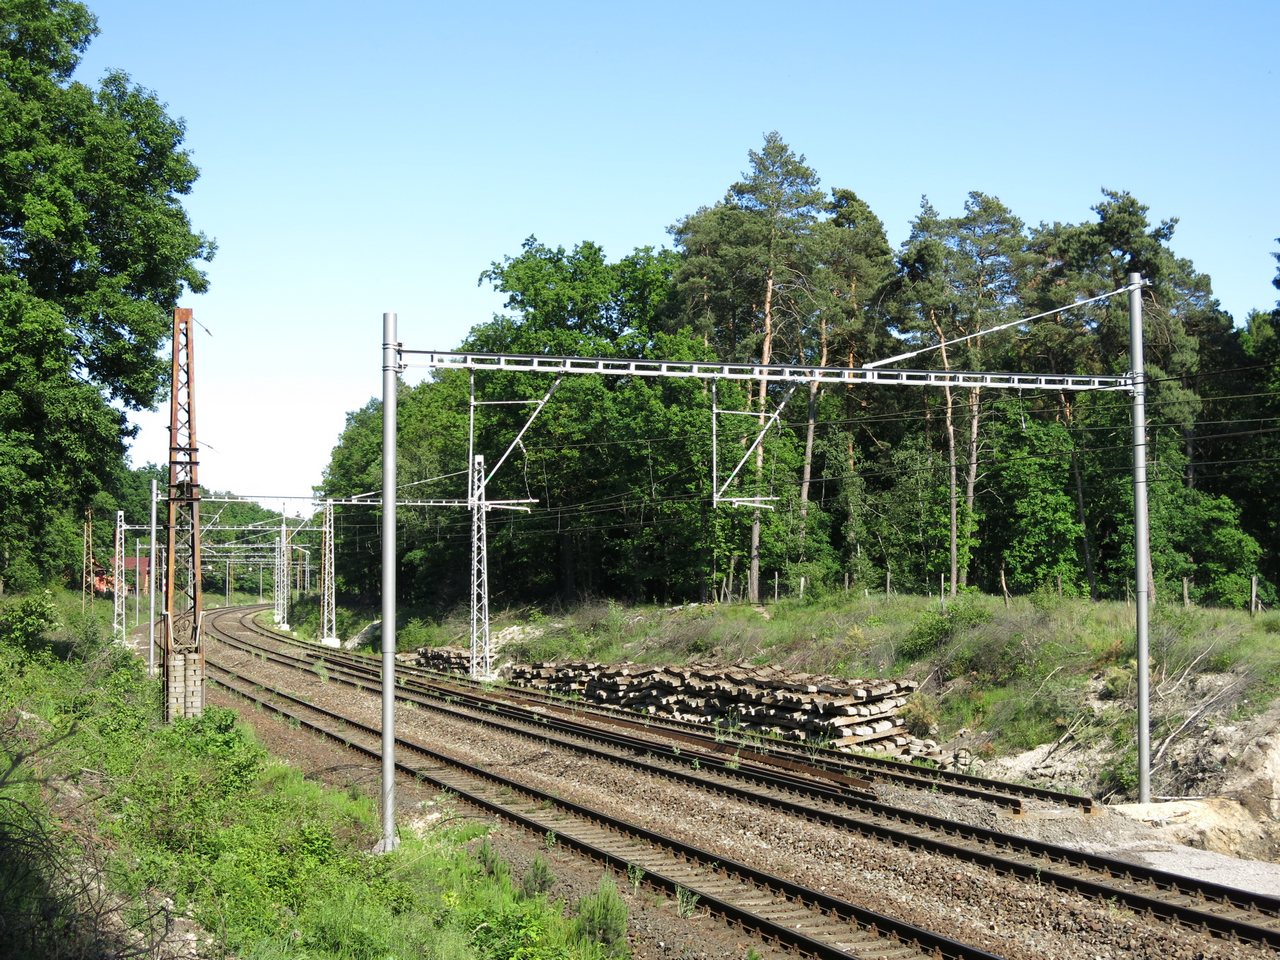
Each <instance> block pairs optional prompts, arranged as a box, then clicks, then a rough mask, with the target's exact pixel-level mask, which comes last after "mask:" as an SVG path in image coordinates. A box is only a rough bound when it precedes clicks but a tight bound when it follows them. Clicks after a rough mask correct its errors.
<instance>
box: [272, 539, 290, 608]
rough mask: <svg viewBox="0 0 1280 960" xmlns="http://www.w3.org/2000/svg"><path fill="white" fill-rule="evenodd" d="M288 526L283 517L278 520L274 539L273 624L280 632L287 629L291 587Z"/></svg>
mask: <svg viewBox="0 0 1280 960" xmlns="http://www.w3.org/2000/svg"><path fill="white" fill-rule="evenodd" d="M289 550H290V546H289V526H288V524H287V523H285V520H284V518H283V517H281V518H280V536H278V537H277V538H276V571H275V589H274V597H275V614H274V615H275V622H276V623H277V624H278V625H279V626H280V628H281V629H282V630H288V629H289V594H290V591H291V589H292V585H291V584H290V583H289V576H290V570H289Z"/></svg>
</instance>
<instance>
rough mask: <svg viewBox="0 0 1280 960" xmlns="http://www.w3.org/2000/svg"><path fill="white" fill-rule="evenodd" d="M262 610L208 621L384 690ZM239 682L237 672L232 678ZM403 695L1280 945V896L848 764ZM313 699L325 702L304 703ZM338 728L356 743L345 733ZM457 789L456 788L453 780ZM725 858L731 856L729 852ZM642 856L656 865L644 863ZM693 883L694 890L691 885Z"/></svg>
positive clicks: (234, 639) (457, 690) (365, 663)
mask: <svg viewBox="0 0 1280 960" xmlns="http://www.w3.org/2000/svg"><path fill="white" fill-rule="evenodd" d="M256 612H257V608H255V609H252V610H250V611H248V612H246V611H244V610H243V608H241V609H237V610H233V611H227V612H224V613H212V612H211V614H210V620H209V623H210V625H211V626H212V628H213V632H214V634H215V635H216V636H217V639H219V640H221V641H222V642H223V643H225V644H227V645H228V647H231V648H233V649H237V650H241V651H243V652H245V653H248V654H251V655H252V656H253V657H255V658H260V659H262V660H266V661H270V662H271V663H274V664H277V665H280V666H282V667H289V668H293V669H299V670H307V671H311V672H313V673H314V672H321V671H322V672H323V674H324V675H325V677H326V679H328V680H330V681H332V682H336V683H343V684H347V685H350V686H352V687H355V688H358V689H362V690H365V691H367V692H369V693H370V694H371V695H376V694H377V693H378V692H379V691H380V689H381V681H380V664H378V663H377V661H374V660H372V659H371V658H369V657H365V656H360V655H354V654H350V653H344V652H341V651H337V650H332V649H329V648H321V647H316V646H313V645H308V644H300V643H298V642H296V641H293V640H291V639H289V638H286V637H282V636H281V635H279V634H277V633H275V632H274V631H270V630H267V629H265V628H263V627H261V626H259V625H258V624H256V623H255V622H253V616H254V614H256ZM219 660H220V658H219V657H218V656H216V655H215V656H213V657H212V658H211V661H210V662H211V664H215V663H217V662H219ZM317 664H322V666H317ZM211 678H212V679H215V680H218V682H220V683H221V682H223V677H222V675H220V674H218V673H216V672H211ZM234 682H236V681H234V680H233V679H231V678H228V679H227V685H229V686H230V684H232V683H234ZM233 689H234V687H233ZM398 698H399V699H402V700H404V701H406V702H409V703H413V704H416V705H417V706H418V707H419V708H421V709H426V710H431V711H434V712H436V713H438V714H440V715H442V716H448V717H450V718H452V719H454V720H457V721H462V722H469V723H474V724H488V725H491V726H493V727H496V728H498V729H501V730H503V731H505V732H507V733H511V734H514V735H517V736H521V737H526V738H536V739H537V740H540V741H542V742H544V743H547V744H553V745H555V746H557V747H562V748H566V749H571V750H575V751H580V752H584V753H586V754H588V755H589V756H591V757H592V758H593V760H601V761H605V762H610V763H614V764H621V765H625V766H628V767H631V768H633V769H638V770H643V771H645V772H647V773H651V774H656V775H658V776H661V777H664V778H667V779H669V780H678V781H680V782H681V783H682V784H685V785H687V786H688V787H690V788H691V789H694V790H699V791H709V792H711V793H713V794H719V795H722V796H731V797H734V798H737V799H739V800H745V801H747V802H749V803H752V804H756V805H760V806H765V807H768V808H771V809H774V810H777V811H780V812H782V813H784V814H786V815H788V816H793V817H801V818H804V819H805V820H808V821H813V822H818V823H823V824H827V825H830V826H834V827H836V828H839V829H842V830H848V831H852V832H856V833H859V834H862V835H864V836H867V837H870V838H874V839H875V840H878V841H884V842H887V843H889V844H893V845H894V846H895V847H901V848H907V849H913V850H921V851H928V852H930V853H935V854H941V855H943V856H947V857H951V858H955V859H959V860H964V861H967V862H969V863H973V864H976V865H978V866H980V867H983V868H988V869H992V870H995V871H997V872H999V873H1002V874H1006V875H1013V876H1015V877H1020V878H1024V879H1026V880H1028V881H1032V882H1034V883H1035V884H1036V885H1040V884H1045V885H1051V886H1052V887H1056V888H1059V889H1061V890H1066V891H1071V892H1074V893H1077V894H1081V895H1084V896H1086V897H1090V898H1094V899H1098V900H1102V901H1104V902H1106V903H1109V904H1123V905H1125V906H1127V907H1129V908H1130V909H1132V910H1134V911H1136V912H1138V913H1141V914H1145V915H1148V916H1153V917H1158V918H1161V919H1164V920H1169V921H1174V922H1177V923H1180V924H1182V925H1185V926H1187V927H1190V928H1193V929H1197V930H1204V931H1209V932H1212V933H1214V934H1216V935H1218V936H1220V937H1227V938H1232V939H1239V940H1241V941H1244V942H1247V943H1254V944H1258V945H1262V946H1266V947H1269V948H1271V949H1276V948H1280V900H1278V899H1277V898H1273V897H1267V896H1263V895H1255V894H1252V893H1249V892H1247V891H1241V890H1237V889H1234V888H1230V887H1223V886H1221V885H1217V884H1212V883H1207V882H1201V881H1197V880H1193V879H1191V878H1186V877H1182V876H1179V875H1177V874H1171V873H1167V872H1164V871H1157V870H1152V869H1149V868H1145V867H1141V866H1137V865H1133V864H1129V863H1125V862H1123V861H1119V860H1114V859H1112V858H1108V857H1103V856H1098V855H1094V854H1087V853H1081V852H1078V851H1074V850H1070V849H1068V848H1065V847H1059V846H1055V845H1052V844H1046V843H1042V842H1039V841H1034V840H1028V839H1023V838H1020V837H1016V836H1013V835H1010V834H1005V833H1001V832H998V831H993V830H989V829H986V828H982V827H976V826H970V825H966V824H963V823H958V822H953V821H948V820H945V819H942V818H939V817H935V816H930V815H927V814H923V813H919V812H914V811H910V810H905V809H902V808H898V807H890V806H888V805H885V804H882V803H879V802H877V801H876V800H874V799H873V798H872V797H871V796H870V795H869V792H868V790H869V786H870V784H869V783H868V782H867V781H865V780H862V779H860V778H856V777H851V776H847V775H843V774H842V775H840V777H839V778H838V779H837V780H832V779H831V778H830V777H829V776H827V777H817V778H815V777H811V776H806V775H805V773H803V772H802V771H801V769H799V768H801V767H802V765H801V764H799V763H798V762H794V761H789V764H788V765H789V767H790V769H787V770H782V769H780V768H778V767H776V766H773V765H770V764H767V763H759V762H757V761H755V760H754V759H751V758H748V757H746V756H739V755H735V754H730V755H725V754H723V753H720V752H719V751H706V752H699V753H696V754H693V755H692V756H691V755H690V752H689V751H688V750H682V748H681V747H680V746H679V744H672V743H671V742H670V741H669V740H668V741H664V740H662V739H654V738H645V737H641V736H638V735H636V733H639V732H647V731H646V730H645V728H644V727H643V726H642V725H640V724H634V726H635V727H636V728H637V730H636V731H628V732H623V731H621V730H619V729H618V728H617V726H616V725H614V724H606V725H605V726H603V727H601V726H598V725H596V726H593V725H592V724H591V723H590V722H589V719H594V718H593V717H590V715H587V714H584V713H583V712H581V711H569V710H564V709H563V707H561V708H559V709H557V710H555V711H552V710H550V709H548V706H547V705H546V704H541V703H538V704H534V705H533V706H532V707H530V706H528V705H523V706H518V705H517V704H516V703H515V702H513V700H512V699H510V698H501V699H496V700H495V699H494V698H493V697H491V696H487V695H486V691H483V690H481V689H479V688H478V687H472V686H471V685H468V684H455V683H453V682H452V681H449V682H441V681H440V680H438V678H437V677H435V676H434V675H432V676H425V677H424V676H419V675H417V674H413V673H411V672H410V671H405V672H404V673H403V674H401V676H400V677H399V683H398ZM290 709H295V708H293V707H291V708H290ZM296 709H302V707H297V708H296ZM306 709H307V710H312V709H315V708H312V707H310V706H306ZM564 714H571V716H566V715H564ZM299 721H300V722H301V718H299ZM331 735H332V734H331ZM337 739H341V740H343V742H346V740H345V739H344V738H343V737H338V738H337ZM717 746H718V745H717ZM372 749H373V751H374V752H375V753H376V752H377V751H378V749H379V748H378V746H377V743H376V740H375V742H374V745H373V747H372ZM827 773H828V774H829V773H830V772H829V771H828V772H827ZM485 776H491V775H490V774H485ZM449 789H456V787H454V786H452V785H449ZM519 789H522V790H523V789H526V788H519ZM549 829H553V830H554V829H555V828H554V827H552V828H549ZM556 832H557V833H559V831H558V830H557V831H556ZM716 859H719V860H720V861H721V862H724V858H722V857H720V858H716ZM640 866H641V869H645V870H647V869H648V868H647V867H644V866H643V864H641V865H640ZM683 886H685V888H686V889H692V888H690V887H688V885H687V884H683ZM698 895H699V896H701V894H698ZM708 902H711V901H708ZM726 916H730V914H728V913H726ZM872 955H874V954H872Z"/></svg>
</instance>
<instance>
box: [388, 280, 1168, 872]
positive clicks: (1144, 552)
mask: <svg viewBox="0 0 1280 960" xmlns="http://www.w3.org/2000/svg"><path fill="white" fill-rule="evenodd" d="M1143 286H1144V281H1143V279H1142V277H1141V275H1140V274H1137V273H1132V274H1130V275H1129V278H1128V284H1127V285H1126V286H1124V287H1121V288H1120V289H1118V290H1113V291H1111V292H1109V293H1106V294H1102V295H1100V296H1097V297H1093V298H1091V299H1090V300H1088V301H1083V302H1081V303H1078V304H1073V305H1068V306H1066V307H1062V308H1058V309H1055V310H1052V311H1048V312H1047V313H1046V314H1041V315H1039V316H1038V317H1030V318H1025V319H1024V320H1022V321H1015V322H1013V323H1007V324H1002V325H1001V326H1000V327H998V328H993V329H992V330H987V331H979V333H978V334H975V335H981V334H982V333H991V332H994V331H995V329H1008V328H1010V327H1013V326H1017V325H1018V324H1020V323H1027V322H1029V321H1031V320H1035V319H1039V318H1040V317H1043V316H1048V315H1049V314H1052V313H1059V312H1062V311H1064V310H1068V309H1072V308H1073V307H1077V306H1083V305H1084V303H1088V302H1093V301H1098V300H1105V299H1109V298H1111V297H1114V296H1116V295H1118V294H1121V293H1127V294H1128V297H1129V314H1130V341H1131V365H1132V369H1131V371H1130V372H1129V373H1127V374H1125V375H1120V376H1102V375H1097V376H1082V375H1074V374H1029V373H1007V372H982V371H968V370H906V369H895V368H887V367H886V364H889V363H893V362H896V361H900V360H903V359H907V358H909V357H914V356H917V355H919V354H920V353H922V352H925V351H924V350H915V351H911V352H910V353H908V354H904V355H902V356H899V357H889V358H885V359H883V360H879V361H876V362H875V363H874V364H873V365H871V366H864V367H824V366H813V365H807V364H750V363H745V364H744V363H717V362H704V361H666V360H635V359H623V358H604V357H567V356H544V355H537V354H492V353H470V352H460V351H440V350H411V349H405V347H404V345H403V344H402V343H401V342H400V341H399V338H398V333H397V316H396V314H394V313H384V314H383V316H382V374H383V382H382V385H383V391H382V401H383V408H382V409H383V498H382V499H383V515H382V524H383V536H382V562H383V584H382V587H383V594H382V658H383V659H382V662H383V797H382V801H383V802H382V813H383V839H382V841H381V843H380V844H379V847H380V849H383V850H389V849H392V848H393V847H394V846H395V844H396V837H395V823H394V816H395V815H394V790H395V786H394V782H395V776H394V749H395V747H394V739H393V737H394V733H393V730H394V712H395V700H394V689H395V609H396V599H395V563H396V553H395V512H396V402H397V394H396V390H397V382H398V377H399V374H400V373H402V372H403V371H404V370H405V369H407V368H409V367H425V368H429V369H435V370H468V371H470V372H471V373H472V376H473V378H474V374H475V372H476V371H482V370H498V371H508V372H520V373H546V374H552V375H554V376H555V377H556V384H557V385H558V383H559V381H560V378H562V377H564V376H566V375H574V374H586V375H598V376H618V377H655V378H656V377H669V378H684V379H701V380H710V381H712V382H713V383H714V381H716V380H752V381H765V382H768V381H779V382H783V383H787V384H788V385H789V391H788V395H789V392H790V390H791V389H794V386H795V385H797V384H800V383H817V384H820V385H821V384H844V385H884V386H899V387H955V388H991V389H1002V390H1023V391H1026V390H1037V391H1063V392H1073V393H1074V392H1086V391H1102V392H1108V391H1110V392H1127V393H1129V394H1130V395H1131V396H1132V398H1133V434H1134V440H1133V447H1134V466H1133V489H1134V540H1135V560H1136V563H1135V568H1136V569H1135V579H1136V596H1137V636H1138V688H1139V689H1138V717H1137V726H1138V780H1139V799H1140V800H1141V801H1143V802H1145V801H1147V800H1148V799H1149V797H1150V716H1149V714H1150V710H1149V689H1148V688H1149V676H1148V621H1149V604H1150V592H1151V586H1150V577H1149V568H1150V534H1149V529H1148V517H1147V482H1146V457H1147V440H1146V419H1145V407H1144V404H1145V393H1146V374H1145V370H1144V361H1143V350H1142V337H1143V332H1142V300H1141V291H1142V287H1143ZM926 349H928V348H926ZM473 384H474V380H473ZM473 390H474V386H473ZM554 390H555V385H553V386H552V388H551V391H548V393H547V396H546V397H545V398H544V399H543V401H542V402H541V403H540V404H539V405H538V408H537V409H538V410H541V409H542V405H543V404H545V403H546V400H547V399H549V398H550V395H551V392H553V391H554ZM507 402H513V403H519V402H524V401H507ZM784 402H785V398H784ZM475 406H476V404H475V401H474V393H473V395H472V403H471V417H472V421H471V431H472V435H474V411H475ZM780 409H781V408H780V407H779V410H778V411H777V412H780ZM720 412H721V411H719V410H718V408H717V407H716V406H715V404H714V403H713V409H712V416H713V431H714V418H715V416H716V415H717V414H718V413H720ZM723 412H726V413H732V412H734V411H723ZM777 412H775V415H774V416H773V417H771V418H768V420H767V422H766V423H765V424H763V426H762V430H761V432H760V436H759V437H757V440H756V444H758V443H759V442H760V440H761V438H762V437H763V434H764V432H765V431H766V430H767V429H768V428H769V426H771V425H772V424H773V423H774V422H776V420H777V419H778V417H777ZM755 413H756V415H758V416H760V415H762V414H763V411H755ZM535 415H536V411H535ZM531 419H532V418H530V420H531ZM526 429H527V424H526ZM521 434H523V430H522V431H521ZM518 439H519V438H517V442H518ZM469 452H470V457H471V460H472V462H469V463H468V475H469V477H470V479H469V482H468V494H469V496H468V504H467V505H468V506H469V507H470V508H471V509H472V510H473V511H474V516H473V534H472V545H473V557H472V581H473V589H472V605H473V615H472V619H473V623H474V622H475V621H476V612H475V607H476V606H477V604H478V603H479V598H478V597H477V591H478V586H477V577H479V578H480V579H481V581H482V583H483V587H484V592H485V594H486V596H485V598H484V605H485V606H486V607H487V592H488V591H487V588H488V575H487V569H485V568H482V567H480V566H478V565H477V561H478V559H479V557H481V556H482V553H481V551H482V550H483V545H484V539H483V537H482V536H481V535H480V534H479V533H478V532H477V531H476V529H475V527H476V524H482V523H483V513H484V512H485V510H486V503H485V501H484V498H483V489H484V486H485V485H486V484H487V483H488V481H489V480H491V479H492V472H490V473H489V474H488V475H486V474H485V472H484V468H483V462H482V461H481V462H480V463H479V464H477V463H476V462H475V459H476V457H475V453H474V450H471V451H469ZM508 452H510V451H508ZM504 459H505V455H504ZM736 472H737V471H736V470H735V471H734V473H733V474H731V475H730V478H729V481H726V483H725V484H724V486H723V488H718V489H717V488H715V487H714V483H715V480H714V479H713V494H714V499H715V502H716V503H726V504H728V505H731V506H738V505H750V506H755V507H758V506H761V505H762V504H761V503H760V499H761V498H732V497H725V496H722V494H723V492H724V491H726V490H727V489H728V484H729V482H731V481H732V479H733V476H734V475H736ZM478 492H479V495H477V493H478ZM440 505H444V504H440ZM449 505H453V504H449ZM474 633H475V629H474V628H473V637H474ZM474 643H475V640H474V638H473V645H474ZM473 669H474V668H473Z"/></svg>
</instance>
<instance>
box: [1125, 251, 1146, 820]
mask: <svg viewBox="0 0 1280 960" xmlns="http://www.w3.org/2000/svg"><path fill="white" fill-rule="evenodd" d="M1129 340H1130V348H1129V349H1130V356H1131V357H1132V363H1133V539H1134V550H1133V554H1134V563H1135V565H1136V567H1137V569H1136V570H1135V571H1134V584H1135V593H1136V596H1137V609H1138V624H1137V628H1138V802H1139V803H1150V802H1151V701H1150V689H1149V683H1150V676H1149V673H1150V671H1149V653H1148V645H1149V629H1150V609H1151V607H1150V603H1151V530H1150V522H1149V517H1148V514H1147V409H1146V402H1147V384H1146V372H1145V368H1144V362H1143V356H1142V274H1140V273H1131V274H1129Z"/></svg>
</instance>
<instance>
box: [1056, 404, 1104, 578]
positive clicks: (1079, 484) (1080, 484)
mask: <svg viewBox="0 0 1280 960" xmlns="http://www.w3.org/2000/svg"><path fill="white" fill-rule="evenodd" d="M1058 397H1059V402H1060V403H1061V404H1062V421H1063V423H1065V424H1066V425H1067V428H1068V429H1070V427H1071V402H1070V401H1069V400H1068V399H1067V395H1066V394H1065V393H1059V394H1058ZM1071 486H1072V489H1073V491H1074V492H1075V499H1076V518H1077V519H1078V520H1079V521H1080V553H1081V554H1082V556H1083V557H1084V575H1085V578H1086V579H1087V580H1088V581H1089V599H1090V600H1092V601H1094V602H1095V603H1096V602H1097V601H1098V576H1097V574H1096V573H1095V571H1094V569H1093V544H1091V543H1090V542H1089V518H1088V514H1086V513H1085V509H1084V476H1083V475H1082V474H1081V473H1080V459H1079V457H1078V456H1077V454H1076V449H1075V442H1074V441H1072V445H1071Z"/></svg>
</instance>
